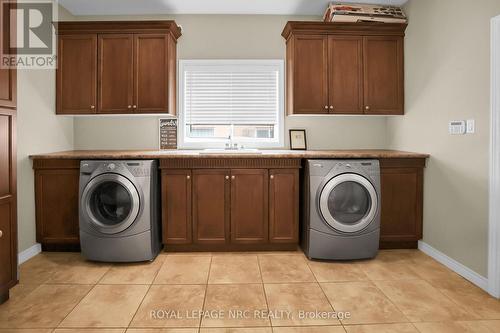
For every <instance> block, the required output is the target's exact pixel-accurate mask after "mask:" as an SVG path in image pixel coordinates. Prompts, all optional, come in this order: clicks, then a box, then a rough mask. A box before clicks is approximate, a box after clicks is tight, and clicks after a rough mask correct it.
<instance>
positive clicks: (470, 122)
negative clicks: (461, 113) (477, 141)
mask: <svg viewBox="0 0 500 333" xmlns="http://www.w3.org/2000/svg"><path fill="white" fill-rule="evenodd" d="M466 123H467V129H466V132H467V134H474V133H476V121H475V120H474V119H467V122H466Z"/></svg>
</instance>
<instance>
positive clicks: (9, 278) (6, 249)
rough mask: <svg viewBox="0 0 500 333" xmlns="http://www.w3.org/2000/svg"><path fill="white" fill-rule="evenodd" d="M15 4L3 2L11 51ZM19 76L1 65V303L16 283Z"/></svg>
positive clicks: (0, 27)
mask: <svg viewBox="0 0 500 333" xmlns="http://www.w3.org/2000/svg"><path fill="white" fill-rule="evenodd" d="M14 5H15V4H13V3H8V2H2V3H1V6H2V8H1V9H2V10H1V16H0V36H1V42H2V45H1V47H2V53H3V54H9V53H11V52H10V38H11V36H13V35H15V31H11V27H14V26H15V24H14V22H10V8H11V6H14ZM11 23H12V24H11ZM16 76H17V70H16V69H14V68H12V69H0V304H1V303H3V302H5V301H7V300H8V299H9V289H10V288H12V287H13V286H14V285H15V284H16V283H17V252H18V251H17V166H16V161H17V157H16V151H17V146H16V114H17V111H16V106H17V105H16V101H17V97H16V84H17V83H16Z"/></svg>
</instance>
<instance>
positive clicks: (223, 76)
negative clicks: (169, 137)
mask: <svg viewBox="0 0 500 333" xmlns="http://www.w3.org/2000/svg"><path fill="white" fill-rule="evenodd" d="M179 63H180V66H179V146H180V147H181V148H200V149H202V148H224V147H225V145H226V143H228V142H230V140H232V142H233V143H238V144H239V145H242V146H244V147H246V148H271V147H283V146H284V130H283V125H284V124H283V123H284V105H283V104H284V96H283V95H284V94H283V91H284V89H283V84H284V83H283V81H284V80H283V60H180V62H179Z"/></svg>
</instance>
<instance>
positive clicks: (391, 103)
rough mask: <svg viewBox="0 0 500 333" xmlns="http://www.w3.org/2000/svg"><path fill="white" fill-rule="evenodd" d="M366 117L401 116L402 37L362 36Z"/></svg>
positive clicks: (402, 96) (402, 82)
mask: <svg viewBox="0 0 500 333" xmlns="http://www.w3.org/2000/svg"><path fill="white" fill-rule="evenodd" d="M363 43H364V46H363V58H364V103H365V113H366V114H395V115H396V114H403V113H404V78H403V75H404V74H403V71H404V64H403V37H364V42H363Z"/></svg>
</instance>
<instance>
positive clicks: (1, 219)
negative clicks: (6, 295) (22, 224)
mask: <svg viewBox="0 0 500 333" xmlns="http://www.w3.org/2000/svg"><path fill="white" fill-rule="evenodd" d="M11 219H12V205H11V203H10V202H9V201H6V200H1V199H0V263H1V265H0V292H1V291H5V290H8V288H9V287H8V285H9V283H10V282H11V281H12V280H15V277H13V272H14V271H13V268H14V267H15V266H14V265H13V257H14V253H12V250H13V249H12V230H11ZM16 255H17V254H16ZM0 303H1V301H0Z"/></svg>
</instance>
